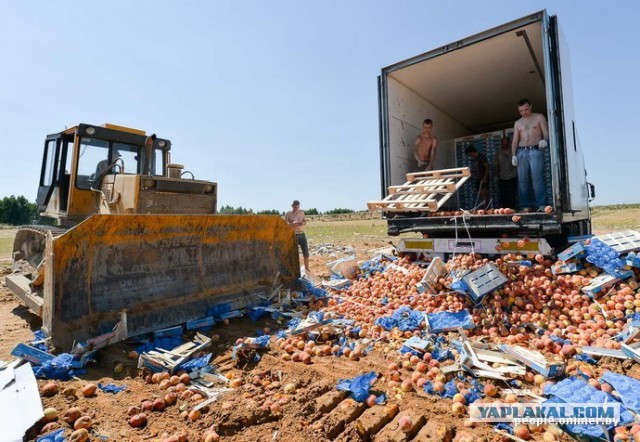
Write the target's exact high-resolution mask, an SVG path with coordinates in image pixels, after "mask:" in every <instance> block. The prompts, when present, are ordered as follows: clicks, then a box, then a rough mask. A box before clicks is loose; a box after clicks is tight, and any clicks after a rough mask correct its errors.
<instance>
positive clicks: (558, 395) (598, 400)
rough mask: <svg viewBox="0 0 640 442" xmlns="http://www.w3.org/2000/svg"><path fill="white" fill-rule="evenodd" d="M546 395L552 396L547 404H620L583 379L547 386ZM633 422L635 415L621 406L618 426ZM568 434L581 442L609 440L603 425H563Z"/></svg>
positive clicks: (563, 381) (609, 428) (572, 379)
mask: <svg viewBox="0 0 640 442" xmlns="http://www.w3.org/2000/svg"><path fill="white" fill-rule="evenodd" d="M544 394H545V395H548V396H551V397H550V398H549V399H547V400H546V401H545V402H544V403H545V404H558V403H594V404H604V403H613V402H618V401H617V400H616V399H615V398H614V397H613V396H611V395H609V394H607V393H605V392H603V391H600V390H597V389H596V388H595V387H592V386H591V385H589V384H588V383H587V382H585V381H584V380H583V379H578V378H577V377H572V378H568V379H564V380H562V381H560V382H558V383H557V384H552V385H547V386H546V387H545V389H544ZM630 422H633V415H632V414H631V413H630V412H629V410H627V409H626V408H625V407H624V406H623V405H620V423H619V424H618V425H625V424H626V423H630ZM562 427H563V428H564V429H565V430H566V431H567V432H568V433H570V434H572V435H574V436H575V437H577V438H578V439H580V440H587V441H596V440H602V439H604V440H607V439H608V434H607V433H606V432H605V430H604V429H603V426H602V425H569V424H567V425H563V426H562ZM613 427H614V426H613V425H610V426H608V427H607V430H608V431H610V430H611V429H613Z"/></svg>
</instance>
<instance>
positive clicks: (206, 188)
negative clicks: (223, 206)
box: [204, 184, 213, 193]
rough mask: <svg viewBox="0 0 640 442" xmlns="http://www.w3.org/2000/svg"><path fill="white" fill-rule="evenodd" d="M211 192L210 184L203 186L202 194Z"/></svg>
mask: <svg viewBox="0 0 640 442" xmlns="http://www.w3.org/2000/svg"><path fill="white" fill-rule="evenodd" d="M211 192H213V186H212V185H211V184H207V185H205V186H204V193H211Z"/></svg>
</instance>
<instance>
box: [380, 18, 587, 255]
mask: <svg viewBox="0 0 640 442" xmlns="http://www.w3.org/2000/svg"><path fill="white" fill-rule="evenodd" d="M378 92H379V118H380V162H381V168H380V173H381V184H382V189H381V190H382V198H385V197H386V196H387V195H388V188H389V186H398V185H402V184H403V183H405V182H406V176H407V174H408V173H412V172H417V162H416V160H415V158H414V156H413V155H414V141H415V139H416V137H417V136H418V135H419V134H420V133H421V130H422V122H423V120H424V119H427V118H428V119H431V120H432V121H433V135H434V136H435V137H436V138H437V139H438V148H437V154H436V158H435V166H434V169H450V168H458V167H463V166H466V165H468V163H469V159H468V157H467V156H466V155H465V154H464V151H465V148H466V146H468V145H469V144H473V145H474V147H476V149H477V150H478V151H479V152H482V153H484V155H485V156H486V157H487V159H488V161H489V163H490V168H491V171H492V172H493V167H494V164H493V163H494V154H495V152H496V149H499V145H500V139H501V138H502V137H503V136H505V135H506V136H508V137H509V136H510V135H511V134H512V131H513V126H514V123H515V121H516V120H517V119H518V118H520V115H519V113H518V102H519V101H520V100H521V99H523V98H528V99H529V100H530V101H531V103H532V105H533V111H534V112H540V113H542V114H543V115H544V116H545V117H546V119H547V121H548V125H549V147H548V148H546V149H544V152H545V167H544V183H545V190H546V199H547V201H546V204H547V205H549V206H551V207H552V208H553V211H552V212H551V213H516V215H517V216H516V217H515V219H517V221H514V216H513V215H512V214H509V215H498V214H492V215H489V214H482V215H478V214H473V212H471V211H469V210H470V209H472V208H473V207H472V206H473V204H474V199H473V194H474V189H472V188H471V186H472V184H471V183H470V182H467V183H465V184H464V185H463V187H462V188H461V189H460V190H459V191H458V192H456V194H455V195H453V196H452V197H451V198H450V199H449V200H448V202H447V205H446V206H445V207H443V208H442V209H440V210H441V211H440V212H439V213H440V214H442V216H434V215H433V214H432V213H427V212H421V211H419V210H418V211H415V212H411V211H406V210H404V211H395V212H394V211H393V210H388V211H384V216H385V217H386V219H387V223H388V233H389V235H391V236H396V235H399V234H401V233H407V232H417V233H419V234H421V235H420V236H418V237H417V238H415V239H413V238H407V237H406V235H403V238H402V239H401V240H400V241H399V244H398V250H399V252H400V253H403V254H412V255H415V256H414V258H418V259H420V258H421V257H423V256H424V257H429V256H434V255H446V254H450V253H468V252H471V251H472V250H473V251H475V252H479V253H487V254H495V253H503V254H504V253H509V252H535V253H543V254H545V255H550V254H552V253H553V251H554V249H557V248H559V247H563V246H564V245H566V244H567V241H568V239H569V238H570V237H575V236H584V235H588V234H590V233H591V220H590V209H589V202H590V201H591V200H592V199H593V198H594V197H595V188H594V186H593V185H592V184H590V183H588V182H587V173H586V170H585V166H584V160H583V156H582V151H581V148H580V141H579V138H578V135H577V131H576V123H575V121H574V109H573V91H572V84H571V71H570V65H569V50H568V46H567V44H566V43H565V40H564V38H563V36H562V33H561V32H560V28H559V26H558V20H557V18H556V16H553V15H551V16H550V15H548V14H547V12H546V11H545V10H543V11H540V12H537V13H534V14H531V15H529V16H526V17H523V18H521V19H519V20H515V21H512V22H509V23H506V24H503V25H501V26H498V27H496V28H493V29H489V30H487V31H484V32H481V33H479V34H476V35H473V36H471V37H467V38H464V39H462V40H458V41H456V42H453V43H451V44H448V45H446V46H442V47H440V48H437V49H434V50H431V51H429V52H425V53H423V54H420V55H417V56H415V57H412V58H409V59H407V60H404V61H401V62H399V63H395V64H393V65H391V66H387V67H385V68H383V69H382V73H381V75H380V77H379V79H378ZM497 180H498V178H497V177H496V176H495V174H494V173H491V174H490V184H489V186H488V194H489V195H488V196H489V198H490V199H491V200H492V201H493V207H494V208H500V207H505V206H503V205H501V202H500V194H499V192H498V184H497ZM461 212H462V213H464V215H462V216H451V214H452V213H458V214H459V213H461Z"/></svg>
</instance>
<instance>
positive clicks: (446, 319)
mask: <svg viewBox="0 0 640 442" xmlns="http://www.w3.org/2000/svg"><path fill="white" fill-rule="evenodd" d="M427 320H428V324H429V331H431V332H433V333H440V332H444V331H448V330H457V329H458V328H463V329H465V330H470V329H472V328H474V327H475V324H474V323H473V318H472V317H471V315H470V314H469V312H468V311H467V310H460V311H459V312H455V313H452V312H438V313H429V314H427Z"/></svg>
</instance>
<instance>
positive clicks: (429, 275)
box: [418, 256, 446, 295]
mask: <svg viewBox="0 0 640 442" xmlns="http://www.w3.org/2000/svg"><path fill="white" fill-rule="evenodd" d="M445 273H446V269H445V266H444V262H442V259H440V257H438V256H436V257H435V258H433V260H431V262H430V263H429V267H427V271H426V272H425V274H424V276H423V277H422V279H421V280H420V282H419V283H418V291H419V292H420V293H428V294H430V295H432V294H436V293H437V290H436V289H435V286H436V285H437V284H438V280H439V279H440V278H442V277H443V276H444V275H445Z"/></svg>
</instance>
